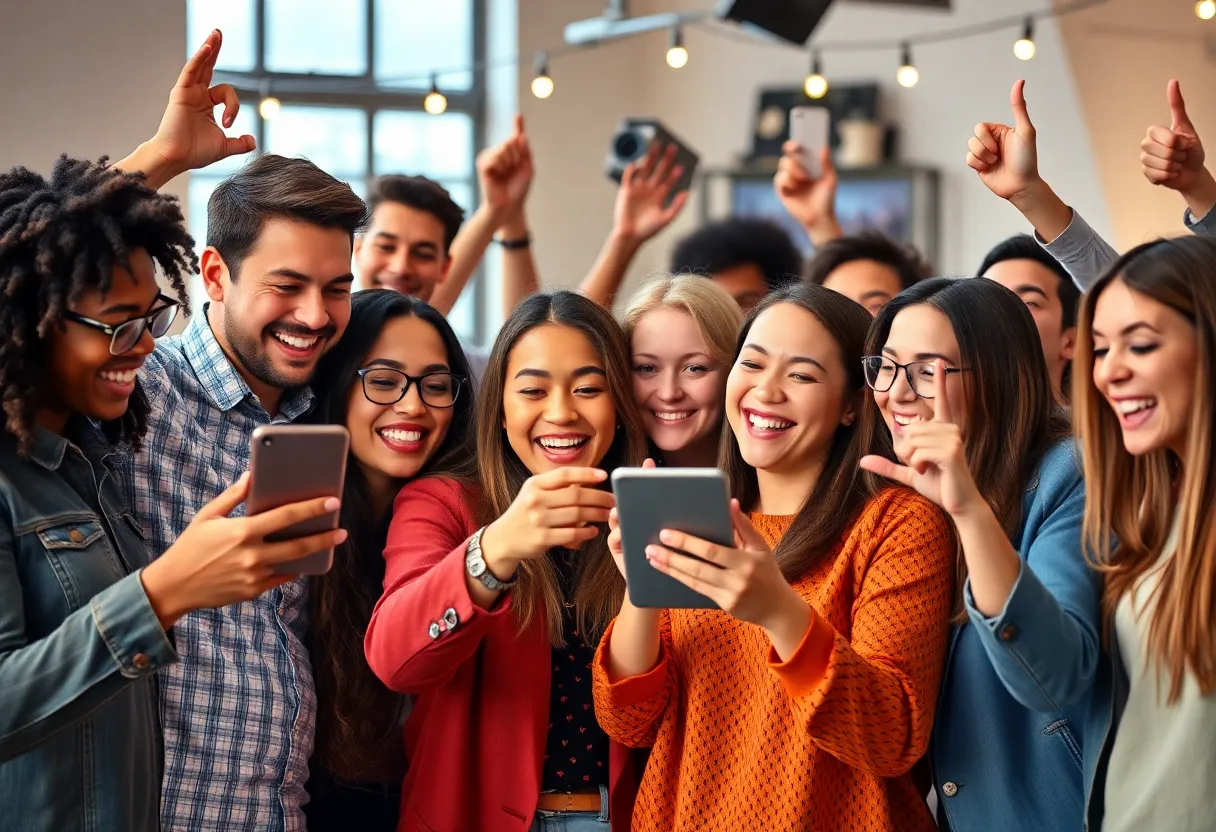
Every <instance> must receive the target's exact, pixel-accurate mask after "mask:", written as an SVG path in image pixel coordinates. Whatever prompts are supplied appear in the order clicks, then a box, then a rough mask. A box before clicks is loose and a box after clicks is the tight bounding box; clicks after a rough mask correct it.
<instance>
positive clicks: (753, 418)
mask: <svg viewBox="0 0 1216 832" xmlns="http://www.w3.org/2000/svg"><path fill="white" fill-rule="evenodd" d="M747 420H748V421H749V422H751V425H752V427H754V428H760V429H761V430H785V429H786V428H792V427H793V426H794V423H793V422H787V421H786V420H785V419H769V418H765V417H763V416H757V415H756V414H754V413H749V414H748V416H747Z"/></svg>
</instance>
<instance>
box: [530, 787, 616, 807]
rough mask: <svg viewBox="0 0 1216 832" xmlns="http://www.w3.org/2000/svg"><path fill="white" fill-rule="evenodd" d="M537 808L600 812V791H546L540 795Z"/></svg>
mask: <svg viewBox="0 0 1216 832" xmlns="http://www.w3.org/2000/svg"><path fill="white" fill-rule="evenodd" d="M536 808H537V809H539V810H540V811H542V812H598V811H600V793H599V791H594V792H581V793H573V794H572V793H568V792H545V793H544V794H542V795H541V796H540V800H539V801H538V802H537V804H536Z"/></svg>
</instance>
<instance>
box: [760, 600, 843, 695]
mask: <svg viewBox="0 0 1216 832" xmlns="http://www.w3.org/2000/svg"><path fill="white" fill-rule="evenodd" d="M835 649H836V631H835V630H834V629H832V625H831V624H829V623H828V622H827V620H826V619H825V618H824V617H823V616H822V615H820V614H819V612H818V610H816V609H815V608H814V607H811V626H810V627H808V628H807V631H806V635H804V636H803V637H802V641H800V642H799V643H798V647H797V648H796V649H795V650H794V653H793V655H792V656H790V657H789V659H788V660H786V661H782V660H781V657H780V656H778V655H777V651H776V650H774V649H773V648H772V647H771V646H770V647H769V648H768V669H769V670H771V671H772V672H773V673H774V674H776V676H777V678H778V679H780V680H781V684H782V686H783V687H784V688H785V691H786V693H788V694H789V695H790V696H791V697H793V698H798V697H802V696H807V695H808V694H810V693H812V692H814V690H815V689H816V688H817V687H819V685H820V684H821V683H822V682H823V680H824V678H825V677H826V676H827V673H828V666H829V664H830V663H831V660H832V651H833V650H835Z"/></svg>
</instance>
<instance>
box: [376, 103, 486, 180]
mask: <svg viewBox="0 0 1216 832" xmlns="http://www.w3.org/2000/svg"><path fill="white" fill-rule="evenodd" d="M374 129H375V135H374V142H375V144H374V150H375V166H376V174H377V175H381V174H387V173H405V174H418V173H420V174H423V175H424V176H429V177H431V178H432V179H469V178H471V177H472V173H473V119H472V118H470V117H469V116H468V115H467V114H465V113H444V114H443V115H440V116H432V115H428V114H427V113H419V112H402V111H400V110H381V111H380V112H378V113H376V117H375V121H374Z"/></svg>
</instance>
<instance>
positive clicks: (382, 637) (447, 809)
mask: <svg viewBox="0 0 1216 832" xmlns="http://www.w3.org/2000/svg"><path fill="white" fill-rule="evenodd" d="M474 498H475V494H474V493H473V492H472V491H470V490H468V489H466V488H465V487H463V486H461V485H459V484H457V483H456V482H454V481H452V480H445V479H432V478H424V479H421V480H416V481H414V482H411V483H409V484H407V485H406V486H405V487H404V488H403V489H402V490H401V493H400V494H398V495H397V500H396V503H395V504H394V507H393V520H392V525H391V526H390V527H389V532H388V543H387V544H386V547H385V550H384V560H385V575H384V594H383V595H382V596H381V598H380V600H379V602H377V604H376V609H375V611H374V612H373V613H372V619H371V624H370V625H369V626H368V629H367V637H366V639H365V640H364V650H365V652H366V654H367V661H368V663H369V664H370V665H371V668H372V670H373V671H374V672H375V674H376V675H377V676H378V677H379V678H380V680H381V681H382V682H384V684H385V685H387V686H388V687H390V688H391V689H393V690H395V691H398V692H399V693H408V694H413V695H414V697H415V700H414V707H413V710H412V711H411V713H410V716H409V718H408V720H407V721H406V724H405V751H406V754H407V755H408V759H409V763H410V768H409V773H408V774H406V776H405V783H404V786H403V790H402V796H401V820H400V822H399V824H398V826H397V829H398V832H415V831H417V832H500V830H501V832H525V830H527V829H528V827H529V826H530V825H531V823H532V816H533V814H534V813H535V811H536V803H537V798H538V797H539V795H540V781H541V767H542V765H543V763H544V755H545V738H546V735H547V733H548V730H549V685H550V672H551V663H550V655H551V647H550V645H549V640H548V636H547V634H546V629H545V627H544V625H543V622H542V621H541V620H540V618H539V617H538V618H537V619H536V620H534V621H533V622H532V624H531V625H530V626H529V627H528V628H527V630H525V631H524V632H523V633H521V634H517V633H516V630H517V626H516V622H515V619H514V618H513V617H512V616H511V614H510V607H511V594H510V593H509V592H508V593H507V594H506V595H505V596H504V597H503V598H501V599H500V601H499V603H498V604H497V605H496V606H495V608H494V609H492V610H483V609H481V608H480V607H478V606H477V605H476V604H474V603H473V601H472V599H471V598H470V597H469V591H468V585H467V584H466V583H465V565H464V559H465V548H466V545H467V543H468V539H469V538H470V537H471V536H472V534H473V532H474V531H476V529H477V525H476V519H475V517H474V509H473V506H474V505H475V499H474ZM608 776H609V815H610V817H611V819H612V828H613V830H614V832H628V829H629V825H630V820H631V814H632V811H633V801H634V798H635V797H636V795H637V778H636V776H635V773H634V766H633V758H632V752H631V750H630V749H628V748H625V747H624V746H621V745H617V744H615V743H614V744H613V745H612V747H611V752H610V757H609V775H608Z"/></svg>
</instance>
